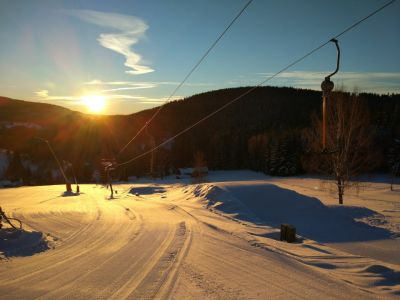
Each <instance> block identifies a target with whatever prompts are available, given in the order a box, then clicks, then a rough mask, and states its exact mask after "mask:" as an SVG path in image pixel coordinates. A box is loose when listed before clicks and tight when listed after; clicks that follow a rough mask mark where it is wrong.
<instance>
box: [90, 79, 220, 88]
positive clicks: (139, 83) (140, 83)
mask: <svg viewBox="0 0 400 300" xmlns="http://www.w3.org/2000/svg"><path fill="white" fill-rule="evenodd" d="M84 84H85V85H97V86H99V85H126V86H138V87H140V86H143V88H148V87H149V86H151V87H157V86H160V85H178V84H180V82H178V81H102V80H98V79H93V80H91V81H87V82H84ZM184 85H185V86H191V87H194V86H213V85H215V84H214V83H208V82H186V83H185V84H184Z"/></svg>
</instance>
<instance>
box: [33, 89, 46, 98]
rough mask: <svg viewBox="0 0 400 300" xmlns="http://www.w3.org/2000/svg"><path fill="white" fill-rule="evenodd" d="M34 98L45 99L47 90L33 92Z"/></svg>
mask: <svg viewBox="0 0 400 300" xmlns="http://www.w3.org/2000/svg"><path fill="white" fill-rule="evenodd" d="M35 94H36V96H39V97H42V98H46V97H48V95H49V91H48V90H40V91H37V92H35Z"/></svg>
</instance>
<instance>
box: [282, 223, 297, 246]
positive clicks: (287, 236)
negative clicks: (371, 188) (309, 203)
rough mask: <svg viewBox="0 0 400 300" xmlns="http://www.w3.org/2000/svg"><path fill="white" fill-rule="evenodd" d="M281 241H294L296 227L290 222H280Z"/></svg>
mask: <svg viewBox="0 0 400 300" xmlns="http://www.w3.org/2000/svg"><path fill="white" fill-rule="evenodd" d="M280 240H281V241H287V242H288V243H293V242H295V241H296V227H294V226H293V225H290V224H281V237H280Z"/></svg>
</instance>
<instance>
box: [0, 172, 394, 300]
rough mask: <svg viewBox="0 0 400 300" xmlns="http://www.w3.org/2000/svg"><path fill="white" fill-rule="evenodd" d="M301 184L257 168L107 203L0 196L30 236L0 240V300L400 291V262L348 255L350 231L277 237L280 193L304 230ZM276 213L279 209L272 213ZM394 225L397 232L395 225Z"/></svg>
mask: <svg viewBox="0 0 400 300" xmlns="http://www.w3.org/2000/svg"><path fill="white" fill-rule="evenodd" d="M288 180H289V179H288ZM291 180H294V179H291ZM299 183H301V184H302V186H303V187H307V185H308V188H309V187H311V186H313V184H314V182H313V181H312V180H306V179H297V181H296V182H290V181H285V179H271V178H269V177H265V176H263V175H260V174H257V173H253V172H236V173H235V172H222V173H215V175H210V177H209V178H208V181H207V182H206V183H196V184H194V183H191V182H190V180H175V179H167V180H157V181H140V182H139V181H137V182H134V183H131V184H118V185H116V186H115V189H116V190H117V194H116V195H115V196H116V197H115V199H112V200H110V199H108V196H109V191H108V190H107V189H105V188H104V187H101V186H95V185H82V186H81V192H82V193H81V194H80V195H74V196H63V195H62V192H63V190H64V186H61V185H58V186H44V187H43V186H42V187H20V188H11V189H2V190H0V206H2V207H3V209H4V210H5V211H6V212H7V213H9V214H11V215H12V216H14V217H17V218H19V219H21V221H23V224H24V229H25V230H26V231H25V232H24V233H23V234H22V235H20V236H19V237H18V238H14V239H9V240H5V239H4V237H3V238H2V239H1V238H0V255H1V257H2V258H1V259H0V295H1V297H0V298H1V299H33V298H41V299H63V298H68V299H93V298H95V299H153V298H156V299H195V298H198V299H267V298H268V299H270V298H271V299H317V298H323V299H361V298H362V299H376V298H381V297H385V298H386V297H387V298H391V297H396V295H397V296H398V295H400V272H399V270H400V265H399V264H398V263H396V261H395V259H389V260H387V261H383V260H380V259H379V255H378V256H377V257H371V256H363V255H360V254H357V253H356V252H357V251H356V250H354V249H355V248H357V247H356V246H354V245H353V246H352V247H351V246H348V247H349V249H347V250H349V251H346V249H342V248H341V246H340V245H341V244H348V243H350V244H351V242H352V241H353V240H352V238H351V234H350V237H349V236H348V235H347V236H346V241H344V242H343V241H336V242H335V240H332V239H330V240H327V241H323V242H321V241H318V239H320V236H318V235H316V234H314V235H313V234H311V237H313V238H315V240H314V239H311V238H310V237H308V236H309V232H308V233H307V234H306V235H307V236H300V238H299V242H298V243H295V244H287V243H284V242H280V241H279V240H278V239H277V234H278V232H277V231H278V230H277V227H276V225H277V224H278V223H279V222H280V221H281V220H280V219H279V214H278V212H279V210H280V209H282V207H281V206H280V205H279V193H284V194H285V195H284V196H285V197H283V198H281V199H280V202H281V203H283V204H284V209H283V211H287V212H290V214H289V215H291V219H290V220H289V221H294V222H297V223H298V226H299V228H298V233H299V234H300V235H301V234H304V228H306V227H304V226H306V225H302V223H301V222H300V221H301V215H302V214H301V213H300V214H296V212H295V211H293V210H294V209H296V210H298V208H299V207H301V204H299V203H303V202H304V203H306V202H307V201H308V202H310V201H311V200H309V198H310V197H308V196H305V195H303V196H302V197H307V199H306V198H304V199H303V200H302V198H301V196H299V195H300V194H299V193H297V192H294V189H297V190H298V189H299V186H297V188H296V184H297V185H298V184H299ZM283 186H285V187H283ZM290 186H292V189H290ZM309 190H311V191H315V189H313V188H310V189H309ZM251 191H253V194H252V195H250V194H249V193H250V192H251ZM317 192H318V193H322V191H320V190H318V191H317ZM291 193H295V194H291ZM246 195H249V197H246ZM293 195H295V197H294V198H293V197H292V196H293ZM250 196H251V197H250ZM272 196H273V198H274V199H276V201H272V202H270V203H273V206H269V207H268V206H265V203H264V204H263V201H262V200H261V199H272ZM258 197H259V198H258ZM277 197H278V198H277ZM329 197H331V196H329ZM329 197H327V198H329ZM321 198H323V197H321ZM246 199H247V200H246ZM329 199H330V198H329ZM251 201H253V202H251ZM282 201H283V202H282ZM285 201H289V202H290V201H298V202H299V203H294V204H293V203H292V204H293V205H296V206H293V209H292V208H291V207H290V205H289V204H290V203H289V202H288V203H284V202H285ZM315 201H318V202H315V203H314V202H312V203H311V204H312V205H311V206H312V207H315V209H316V212H318V211H320V212H321V211H324V209H327V207H326V206H325V205H324V204H323V203H322V202H319V200H318V199H315ZM323 202H324V201H323ZM271 205H272V204H271ZM288 205H289V206H288ZM305 205H308V206H307V207H311V206H309V205H310V203H308V204H307V203H306V204H305ZM280 207H281V208H280ZM272 208H273V211H274V214H268V210H269V209H272ZM324 212H325V211H324ZM325 213H327V212H325ZM330 217H332V216H330ZM269 218H270V219H269ZM274 218H275V219H274ZM396 220H397V219H395V220H394V221H393V222H391V224H392V225H390V226H396V224H395V222H397V221H396ZM282 221H284V220H282ZM303 221H304V220H303ZM346 222H350V221H349V220H347V219H346ZM304 224H307V222H304ZM346 224H347V223H346ZM296 225H297V224H296ZM347 225H348V224H347ZM353 225H354V224H353ZM364 225H365V224H364ZM386 225H387V224H386ZM354 226H355V225H354ZM366 226H368V227H363V229H362V230H367V232H368V230H370V232H372V233H373V234H377V235H376V236H375V238H378V239H379V240H381V241H389V242H393V241H394V242H396V241H397V239H396V237H393V236H392V235H391V236H386V235H380V234H382V232H378V233H376V232H374V230H376V227H371V226H370V225H368V224H367V225H366ZM387 226H389V225H387ZM374 228H375V229H374ZM299 229H300V232H299ZM330 229H331V230H333V232H332V233H333V234H334V237H337V236H340V232H337V231H339V230H336V231H335V230H334V227H332V228H330ZM353 229H354V228H353ZM381 229H382V228H381ZM354 230H355V229H354ZM382 230H386V231H388V229H387V228H386V229H382ZM309 231H310V230H309ZM386 231H385V233H387V232H386ZM310 232H312V230H311V231H310ZM363 232H364V231H363ZM356 233H357V232H356ZM343 234H345V233H343ZM374 241H375V240H368V239H367V240H366V241H365V239H362V240H361V241H353V242H354V243H355V244H356V243H358V242H374ZM354 243H353V244H354ZM336 244H339V247H336ZM396 245H397V244H396ZM383 248H385V247H383ZM367 254H368V253H367Z"/></svg>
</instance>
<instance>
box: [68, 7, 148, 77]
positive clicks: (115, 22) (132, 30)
mask: <svg viewBox="0 0 400 300" xmlns="http://www.w3.org/2000/svg"><path fill="white" fill-rule="evenodd" d="M63 12H64V13H66V14H69V15H71V16H74V17H77V18H79V19H81V20H83V21H85V22H88V23H92V24H95V25H98V26H101V27H105V28H110V29H116V30H117V31H118V33H102V34H100V37H99V38H98V39H97V40H98V41H99V43H100V45H102V46H103V47H105V48H107V49H110V50H113V51H115V52H117V53H120V54H122V55H124V56H125V58H126V60H125V66H126V67H128V68H130V69H131V70H128V71H126V73H129V74H134V75H139V74H145V73H150V72H153V71H154V70H153V69H152V68H150V67H148V66H145V65H144V64H143V62H142V57H141V55H140V54H138V53H137V52H135V51H134V50H133V49H132V46H134V45H135V44H137V43H138V42H139V40H140V39H141V38H142V37H143V36H144V34H145V32H146V31H147V29H148V28H149V27H148V25H147V24H146V22H145V21H144V20H142V19H140V18H137V17H134V16H128V15H122V14H116V13H105V12H99V11H94V10H63Z"/></svg>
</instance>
